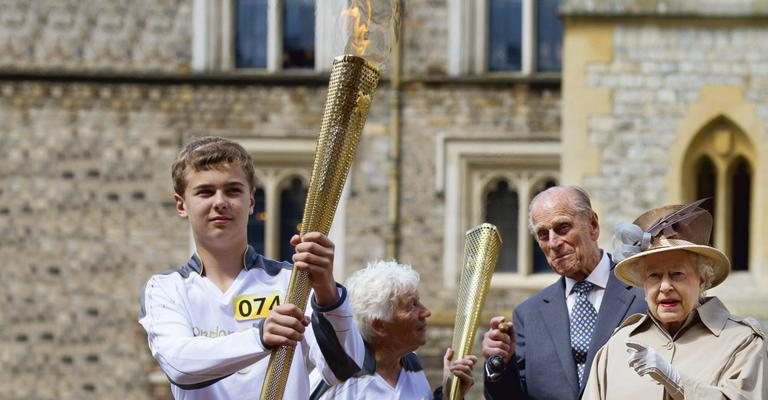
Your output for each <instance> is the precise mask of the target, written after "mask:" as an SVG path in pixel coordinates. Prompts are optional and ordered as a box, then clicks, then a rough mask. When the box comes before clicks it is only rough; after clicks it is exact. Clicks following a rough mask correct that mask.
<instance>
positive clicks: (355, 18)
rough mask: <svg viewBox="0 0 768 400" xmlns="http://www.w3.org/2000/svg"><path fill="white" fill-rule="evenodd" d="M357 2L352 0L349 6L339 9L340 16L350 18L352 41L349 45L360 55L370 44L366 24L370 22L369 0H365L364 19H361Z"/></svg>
mask: <svg viewBox="0 0 768 400" xmlns="http://www.w3.org/2000/svg"><path fill="white" fill-rule="evenodd" d="M357 2H358V0H352V3H351V4H350V6H349V8H346V9H344V10H342V11H341V16H342V17H347V18H349V19H351V20H352V42H351V43H349V45H350V46H351V47H352V48H353V49H354V50H355V52H357V55H359V56H362V55H364V54H365V51H366V50H367V49H368V46H369V45H370V44H371V41H370V39H368V26H369V25H370V24H371V0H365V5H366V7H365V10H366V11H367V16H366V18H365V20H363V15H362V11H361V9H360V7H359V6H358V5H357Z"/></svg>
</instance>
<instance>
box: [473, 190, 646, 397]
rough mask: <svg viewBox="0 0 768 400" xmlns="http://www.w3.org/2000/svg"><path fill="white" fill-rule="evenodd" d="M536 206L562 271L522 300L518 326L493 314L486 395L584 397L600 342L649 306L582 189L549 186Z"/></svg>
mask: <svg viewBox="0 0 768 400" xmlns="http://www.w3.org/2000/svg"><path fill="white" fill-rule="evenodd" d="M529 211H530V212H529V215H530V221H529V222H530V223H529V227H530V229H531V232H533V234H534V236H535V237H536V240H537V242H538V244H539V247H541V250H542V251H543V252H544V255H545V256H546V258H547V261H548V262H549V265H550V266H551V267H552V269H553V270H554V271H555V272H557V274H558V275H560V279H558V280H557V282H555V283H554V284H552V285H550V286H549V287H547V288H545V289H543V290H542V291H540V292H538V293H536V294H535V295H534V296H533V297H531V298H529V299H528V300H526V301H524V302H523V303H522V304H520V305H519V306H518V307H517V308H516V309H515V312H514V313H513V318H512V321H513V324H512V326H511V327H506V326H504V324H502V326H501V327H500V326H499V325H500V323H502V321H503V319H504V318H503V317H500V316H498V317H493V318H492V319H491V323H490V330H489V331H488V332H487V333H486V334H485V335H484V337H483V354H484V355H485V357H486V360H487V361H486V367H485V370H486V374H485V398H486V399H494V400H500V399H557V400H568V399H578V398H579V397H580V396H581V393H582V392H583V390H584V385H585V383H586V382H587V376H586V375H587V374H588V373H589V368H590V365H591V364H592V359H593V358H594V355H595V353H596V352H597V350H598V349H600V347H601V346H602V345H603V344H604V343H605V342H606V341H607V340H608V338H609V337H610V336H611V333H612V332H613V330H614V329H615V328H616V327H617V326H618V325H619V324H620V323H621V322H622V321H623V320H624V319H625V318H626V317H628V316H629V315H631V314H634V313H644V312H646V310H647V307H646V304H645V300H644V296H643V292H642V291H640V290H639V289H636V288H632V287H631V286H628V285H625V284H623V283H621V282H619V280H618V279H616V277H614V275H613V267H614V263H613V261H612V260H611V257H610V255H609V254H608V253H607V252H605V251H603V250H602V249H600V247H599V246H598V244H597V238H598V237H599V235H600V226H599V223H598V218H597V214H596V213H595V212H594V211H593V210H592V206H591V204H590V200H589V196H588V195H587V194H586V193H585V192H584V190H583V189H581V188H578V187H575V186H555V187H552V188H549V189H547V190H545V191H543V192H541V193H539V194H538V195H537V196H536V197H534V198H533V200H531V204H530V206H529ZM500 328H501V329H500Z"/></svg>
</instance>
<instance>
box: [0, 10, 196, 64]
mask: <svg viewBox="0 0 768 400" xmlns="http://www.w3.org/2000/svg"><path fill="white" fill-rule="evenodd" d="M0 8H1V9H2V10H3V12H2V14H0V69H5V70H16V71H23V72H29V71H31V70H48V71H58V72H63V71H71V72H78V73H84V72H96V71H113V72H118V71H119V72H134V73H136V72H142V73H146V72H179V71H188V70H189V68H190V62H191V59H192V55H191V54H192V53H191V49H192V46H191V37H192V1H191V0H160V1H155V0H138V1H130V2H124V1H115V0H111V1H100V0H86V1H80V0H61V1H51V0H43V1H26V0H2V1H0Z"/></svg>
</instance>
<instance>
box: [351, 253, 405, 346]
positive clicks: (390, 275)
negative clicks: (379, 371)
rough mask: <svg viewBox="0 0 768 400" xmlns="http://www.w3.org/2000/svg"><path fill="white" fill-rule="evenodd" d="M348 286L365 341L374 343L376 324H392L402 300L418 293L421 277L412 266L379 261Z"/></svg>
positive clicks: (354, 277) (370, 263)
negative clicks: (377, 321) (374, 322)
mask: <svg viewBox="0 0 768 400" xmlns="http://www.w3.org/2000/svg"><path fill="white" fill-rule="evenodd" d="M346 286H347V291H348V292H349V302H350V304H351V305H352V311H353V312H354V315H355V322H357V326H358V329H360V333H361V334H362V335H363V339H364V340H365V341H367V342H371V340H372V339H373V338H374V337H375V332H374V330H373V327H372V326H371V324H372V323H373V321H375V320H381V321H392V319H393V318H394V316H395V311H396V310H397V306H398V304H399V299H400V298H401V297H402V296H403V295H405V294H410V293H415V292H416V291H417V288H418V286H419V273H418V272H416V270H414V269H413V267H411V266H410V265H406V264H399V263H397V262H395V261H383V260H377V261H372V262H369V263H368V265H367V266H366V267H365V268H363V269H361V270H359V271H357V272H355V273H354V274H352V276H350V277H349V278H348V279H347V282H346Z"/></svg>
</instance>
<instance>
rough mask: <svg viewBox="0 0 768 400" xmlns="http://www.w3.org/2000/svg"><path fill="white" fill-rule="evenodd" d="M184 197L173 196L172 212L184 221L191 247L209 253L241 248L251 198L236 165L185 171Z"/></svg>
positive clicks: (251, 205)
mask: <svg viewBox="0 0 768 400" xmlns="http://www.w3.org/2000/svg"><path fill="white" fill-rule="evenodd" d="M186 181H187V188H186V189H185V190H184V195H183V196H179V195H178V194H175V195H174V198H175V200H176V211H177V212H178V214H179V216H181V217H182V218H188V219H189V223H190V225H191V226H192V232H193V234H194V236H195V244H196V245H197V246H198V247H200V246H202V247H205V248H207V249H209V250H214V249H227V248H234V247H238V248H240V247H244V246H245V243H247V234H246V229H247V225H248V215H249V214H250V211H251V209H252V208H253V204H254V199H253V194H252V193H251V190H250V186H249V185H248V179H247V178H246V175H245V172H243V169H242V167H240V166H239V165H236V164H235V165H231V164H222V165H219V166H216V167H215V168H213V169H210V170H201V171H191V170H190V171H187V172H186Z"/></svg>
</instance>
